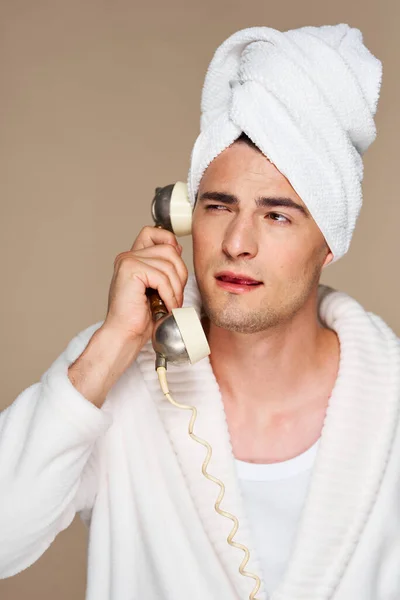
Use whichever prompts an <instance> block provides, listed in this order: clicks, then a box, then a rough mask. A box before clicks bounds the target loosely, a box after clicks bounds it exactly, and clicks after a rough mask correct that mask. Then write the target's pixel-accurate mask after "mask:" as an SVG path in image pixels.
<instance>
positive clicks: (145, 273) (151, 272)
mask: <svg viewBox="0 0 400 600" xmlns="http://www.w3.org/2000/svg"><path fill="white" fill-rule="evenodd" d="M139 263H140V261H138V264H137V266H136V269H135V274H134V276H135V278H137V279H139V280H141V282H142V283H143V284H144V286H145V288H153V289H154V290H157V291H158V293H159V294H160V297H161V299H162V300H163V302H164V304H165V306H166V307H167V310H168V312H172V309H173V308H179V301H178V299H177V297H176V293H175V289H174V287H173V285H172V282H171V279H170V277H169V276H168V275H167V273H164V272H163V271H161V270H160V269H158V268H156V267H154V266H152V265H150V264H145V263H143V264H142V267H143V268H142V269H140V264H139Z"/></svg>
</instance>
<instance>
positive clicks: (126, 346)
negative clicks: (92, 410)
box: [68, 325, 143, 408]
mask: <svg viewBox="0 0 400 600" xmlns="http://www.w3.org/2000/svg"><path fill="white" fill-rule="evenodd" d="M142 345H143V341H142V340H141V339H139V338H138V339H132V338H130V339H129V338H128V337H125V336H123V335H121V333H120V332H119V331H117V330H115V329H112V328H110V327H108V326H104V325H102V326H101V327H100V328H99V329H98V330H97V331H95V333H94V334H93V336H92V337H91V338H90V340H89V342H88V344H87V346H86V348H85V350H84V351H83V352H82V354H81V355H80V356H79V357H78V358H77V359H76V361H75V362H74V363H73V364H72V365H70V367H69V369H68V377H69V379H70V381H71V383H72V384H73V386H74V387H75V388H76V389H77V390H78V392H80V393H81V394H82V396H84V397H85V398H86V399H87V400H89V401H90V402H92V403H93V404H95V405H96V406H97V407H98V408H100V407H101V406H102V404H103V403H104V401H105V399H106V396H107V394H108V392H109V390H110V389H111V387H112V386H113V385H114V383H115V382H116V381H117V380H118V379H119V378H120V377H121V375H122V374H123V373H124V371H125V370H126V369H127V368H128V367H129V365H130V364H132V362H133V361H134V360H135V359H136V357H137V355H138V354H139V352H140V350H141V347H142Z"/></svg>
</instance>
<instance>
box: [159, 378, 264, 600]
mask: <svg viewBox="0 0 400 600" xmlns="http://www.w3.org/2000/svg"><path fill="white" fill-rule="evenodd" d="M157 375H158V380H159V382H160V386H161V389H162V391H163V393H164V395H165V396H166V398H167V399H168V400H169V401H170V402H171V404H173V405H174V406H176V407H178V408H183V409H185V410H191V411H192V416H191V418H190V421H189V435H190V437H191V438H192V439H193V440H195V442H198V443H199V444H201V445H202V446H204V447H205V448H207V455H206V458H205V459H204V462H203V464H202V466H201V470H202V473H203V475H204V477H206V478H207V479H209V480H210V481H213V482H214V483H216V484H217V485H218V486H219V487H220V492H219V494H218V498H217V500H216V502H215V504H214V508H215V510H216V512H217V513H218V514H219V515H221V516H223V517H226V518H228V519H230V520H231V521H232V522H233V527H232V529H231V532H230V534H229V535H228V537H227V542H228V544H230V545H231V546H234V547H235V548H239V550H243V552H244V558H243V560H242V562H241V563H240V566H239V572H240V574H241V575H243V576H244V577H250V578H251V579H254V581H255V584H254V588H253V589H252V591H251V593H250V596H249V600H257V598H256V594H257V592H258V590H259V589H260V585H261V581H260V578H259V577H258V576H257V575H255V574H254V573H250V572H249V571H245V570H244V568H245V566H246V565H247V563H248V562H249V558H250V552H249V550H248V548H246V546H244V545H243V544H239V543H238V542H235V541H233V538H234V536H235V535H236V532H237V530H238V528H239V521H238V519H237V517H235V515H232V514H231V513H229V512H227V511H225V510H221V509H220V504H221V502H222V499H223V497H224V494H225V486H224V484H223V483H222V481H221V480H220V479H217V478H216V477H214V476H213V475H210V473H207V467H208V463H209V462H210V459H211V454H212V449H211V446H210V444H209V443H208V442H206V441H205V440H203V439H201V438H199V437H197V435H195V434H194V433H193V426H194V423H195V421H196V417H197V409H196V407H195V406H189V405H187V404H179V403H178V402H176V401H175V400H174V399H173V398H172V396H171V394H170V393H169V389H168V384H167V375H166V368H165V367H157Z"/></svg>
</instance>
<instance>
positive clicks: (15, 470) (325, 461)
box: [0, 276, 400, 600]
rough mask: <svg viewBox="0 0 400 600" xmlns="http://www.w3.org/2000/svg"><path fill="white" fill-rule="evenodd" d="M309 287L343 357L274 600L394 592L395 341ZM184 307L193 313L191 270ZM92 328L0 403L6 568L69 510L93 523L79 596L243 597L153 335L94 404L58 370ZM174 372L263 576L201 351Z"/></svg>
mask: <svg viewBox="0 0 400 600" xmlns="http://www.w3.org/2000/svg"><path fill="white" fill-rule="evenodd" d="M319 291H320V305H319V314H320V319H321V321H322V322H323V323H325V324H326V325H327V326H328V327H330V328H332V329H333V330H335V331H336V332H337V333H338V336H339V339H340V349H341V358H340V369H339V374H338V377H337V381H336V383H335V386H334V389H333V392H332V395H331V398H330V402H329V408H328V410H327V414H326V418H325V421H324V426H323V430H322V436H321V441H320V444H319V448H318V454H317V457H316V462H315V464H314V467H313V472H312V477H311V483H310V488H309V492H308V495H307V498H306V502H305V506H304V508H303V512H302V517H301V520H300V524H299V527H298V531H297V535H296V538H295V542H294V546H293V549H292V554H291V556H290V560H289V563H288V565H287V569H286V571H285V573H284V576H283V578H282V581H281V582H280V584H279V585H278V587H277V588H276V589H275V590H274V591H273V593H272V595H271V597H270V598H271V600H328V599H334V600H399V598H400V430H399V406H400V342H399V339H398V338H397V336H396V335H395V334H394V332H393V331H392V330H391V329H390V328H389V327H388V326H387V325H386V324H385V323H384V322H383V321H382V319H381V318H380V317H378V316H376V315H374V314H371V313H369V312H366V311H365V310H364V309H363V307H362V306H360V304H359V303H358V302H357V301H356V300H354V299H352V298H351V297H349V296H348V295H346V294H345V293H343V292H339V291H335V290H331V288H327V287H325V286H320V288H319ZM184 304H185V305H186V306H190V305H195V306H196V308H197V309H198V310H199V309H200V300H199V295H198V290H197V287H196V284H195V279H194V277H193V276H190V278H189V282H188V284H187V286H186V290H185V303H184ZM101 324H102V322H100V323H96V324H95V325H92V326H91V327H89V328H88V329H86V330H85V331H82V332H81V333H80V334H79V335H78V336H76V337H75V338H74V339H73V340H72V341H71V342H70V344H69V345H68V347H67V348H66V350H65V351H64V352H63V353H62V354H61V355H60V356H59V357H58V358H57V360H56V361H55V362H54V363H53V364H52V365H51V367H50V368H49V369H48V371H47V372H46V373H44V375H43V376H42V377H41V380H40V382H37V383H35V384H33V385H32V386H30V387H29V388H27V389H26V390H24V391H23V392H22V393H21V394H20V395H19V396H18V398H17V399H16V400H15V401H14V402H13V403H12V404H11V406H10V407H8V408H7V409H6V410H5V411H3V412H2V413H1V414H0V576H2V577H9V576H11V575H14V574H15V573H18V572H19V571H21V570H22V569H25V568H27V567H28V566H29V565H31V564H32V563H33V562H34V561H36V560H37V559H38V558H39V556H40V555H41V554H42V553H43V552H44V551H45V550H46V549H47V548H48V546H49V545H50V544H51V542H52V541H53V539H54V538H55V536H56V535H57V533H58V532H60V531H61V530H63V529H65V528H66V527H67V526H68V525H69V524H70V523H71V521H72V519H73V517H74V515H75V513H76V512H77V511H79V512H80V513H81V515H82V517H83V519H84V520H85V522H87V523H88V525H90V536H89V554H88V584H87V585H88V587H87V600H136V599H139V598H140V600H142V599H145V600H188V599H189V598H190V600H205V599H207V600H238V599H242V600H245V599H247V598H248V597H249V594H250V591H251V589H252V588H253V580H250V579H248V578H246V577H244V576H242V575H240V573H239V571H238V567H239V564H240V562H241V560H242V558H243V553H242V551H241V550H239V549H237V548H232V547H231V546H229V545H228V543H227V541H226V536H227V535H228V533H229V531H230V529H231V526H232V524H231V521H229V520H228V519H226V518H224V517H221V516H220V515H218V514H217V513H216V512H215V510H214V507H213V505H214V502H215V499H216V497H217V494H218V487H217V486H216V485H215V484H214V483H213V482H210V481H208V480H206V479H205V478H204V477H203V475H202V474H201V464H202V462H203V460H204V452H205V450H204V448H203V447H202V446H200V445H199V444H196V442H194V441H193V440H191V439H190V437H189V436H188V434H187V426H188V420H189V417H190V413H189V412H188V411H185V410H181V409H178V408H176V407H174V406H172V405H171V404H170V403H169V402H168V401H167V400H166V399H165V397H164V396H163V394H162V392H161V391H160V389H159V384H158V380H157V375H156V372H155V370H154V351H153V350H152V347H151V344H150V343H148V344H147V345H146V346H145V347H144V348H143V350H142V352H141V353H140V355H139V356H138V358H137V360H136V361H135V362H134V363H133V364H132V365H131V367H129V368H128V369H127V370H126V371H125V373H124V374H123V376H122V377H121V378H120V379H119V380H118V382H117V383H116V384H115V385H114V387H113V388H112V390H111V391H110V392H109V394H108V397H107V400H106V402H105V404H104V405H103V407H102V408H101V409H98V408H96V407H95V406H94V405H93V404H91V403H90V402H88V401H87V400H86V399H85V398H84V397H83V396H82V395H81V394H80V393H79V392H78V391H77V390H76V389H75V388H74V387H73V386H72V384H71V382H70V381H69V379H68V374H67V372H68V366H69V365H70V364H71V363H72V362H73V361H74V360H75V359H76V358H77V357H78V356H79V355H80V353H81V352H82V351H83V349H84V348H85V346H86V345H87V343H88V341H89V339H90V337H91V336H92V335H93V333H94V331H95V330H96V329H97V328H98V327H100V326H101ZM243 376H244V377H245V373H244V374H243ZM168 381H169V386H170V389H171V393H172V394H173V396H174V397H175V399H176V400H177V401H178V402H184V403H189V404H194V405H195V406H196V407H197V409H198V419H197V421H196V425H195V433H197V434H198V435H199V436H200V437H203V438H205V439H206V440H208V441H209V442H210V443H211V445H212V447H213V456H212V459H211V461H210V465H209V468H208V471H209V472H210V473H212V474H213V475H215V476H216V477H219V478H220V479H222V481H223V482H224V483H225V486H226V494H225V498H224V501H223V504H222V508H224V509H226V510H227V511H230V512H232V513H234V514H235V515H236V516H237V517H238V518H239V522H240V527H239V531H238V533H237V535H236V537H235V539H236V541H238V542H241V543H243V544H245V545H247V546H248V548H249V549H250V553H251V559H250V562H249V565H248V570H250V571H255V572H256V573H258V574H259V575H260V576H261V569H260V563H259V560H258V557H257V551H256V548H255V547H254V543H253V540H252V539H251V535H250V529H249V526H248V522H247V518H246V514H245V510H244V506H243V500H242V498H241V494H240V487H239V483H238V481H237V478H236V471H235V464H234V457H233V454H232V448H231V443H230V439H229V434H228V428H227V422H226V419H225V413H224V409H223V404H222V401H221V396H220V392H219V388H218V385H217V382H216V379H215V377H214V374H213V371H212V368H211V365H210V361H209V358H208V357H207V358H205V359H203V360H202V361H200V362H199V363H197V364H196V365H193V366H190V365H188V366H182V367H174V366H171V365H170V366H169V367H168ZM265 583H267V582H263V583H262V586H261V589H260V591H259V593H258V594H257V598H258V599H259V600H266V598H267V597H268V596H267V592H266V587H268V586H266V585H265Z"/></svg>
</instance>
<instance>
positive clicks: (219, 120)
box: [188, 23, 382, 293]
mask: <svg viewBox="0 0 400 600" xmlns="http://www.w3.org/2000/svg"><path fill="white" fill-rule="evenodd" d="M381 77H382V64H381V62H380V61H379V60H378V59H377V58H376V57H375V56H374V55H373V54H371V52H370V51H369V50H368V48H367V47H366V46H365V45H364V43H363V36H362V33H361V31H360V30H359V29H356V28H353V27H350V26H349V25H347V24H345V23H340V24H338V25H332V26H330V25H324V26H321V27H301V28H299V29H293V30H289V31H284V32H281V31H278V30H276V29H272V28H270V27H250V28H248V29H243V30H241V31H238V32H236V33H234V34H232V35H231V36H229V38H228V39H226V40H225V41H224V42H223V43H222V44H221V45H220V46H219V47H218V48H217V50H216V51H215V54H214V56H213V58H212V60H211V63H210V65H209V67H208V69H207V74H206V78H205V82H204V86H203V91H202V98H201V120H200V134H199V136H198V138H197V139H196V142H195V144H194V147H193V150H192V153H191V161H190V169H189V174H188V190H189V200H190V202H191V204H192V206H194V204H195V200H196V197H197V193H198V188H199V185H200V181H201V180H202V177H203V175H204V173H205V170H206V169H207V167H209V165H210V164H211V163H212V162H213V161H214V160H215V159H216V157H218V156H219V154H220V153H221V152H223V151H224V150H226V149H229V152H230V154H232V152H237V150H236V144H234V147H235V150H234V151H232V152H231V150H230V146H231V145H232V144H233V143H234V142H235V140H237V138H238V137H239V136H240V134H241V133H242V132H246V134H247V135H248V136H249V137H250V138H251V139H252V140H253V141H254V142H255V144H256V145H257V147H258V148H260V150H261V151H262V153H263V155H264V156H266V157H268V159H269V160H270V161H271V162H270V163H266V164H265V169H269V171H270V173H273V172H274V171H273V169H272V166H271V165H274V166H275V167H276V169H277V170H278V171H279V172H280V173H281V175H282V177H283V176H285V177H286V179H287V182H286V184H287V185H288V182H290V185H291V186H292V188H293V189H292V190H291V193H292V194H293V193H294V190H295V192H296V193H297V195H298V197H300V198H301V199H302V201H303V203H304V204H305V205H306V206H307V209H308V211H309V213H310V214H311V215H312V218H313V220H314V222H315V223H316V224H317V225H318V228H319V230H320V231H321V232H322V234H323V236H324V238H325V240H326V243H327V244H328V246H329V248H330V250H331V251H332V254H333V258H332V261H331V263H330V264H332V263H333V262H335V261H336V260H338V259H340V258H341V257H342V256H343V255H344V254H346V252H347V251H348V249H349V245H350V242H351V238H352V234H353V230H354V227H355V224H356V220H357V217H358V214H359V211H360V209H361V204H362V188H361V181H362V178H363V162H362V155H363V154H364V152H365V151H366V150H367V148H368V147H369V146H370V144H371V143H372V142H373V140H374V139H375V137H376V128H375V122H374V118H373V117H374V115H375V112H376V108H377V102H378V98H379V91H380V85H381ZM226 155H227V153H226ZM258 158H259V159H260V156H259V157H258ZM240 160H241V159H240ZM254 160H256V159H254ZM220 163H221V161H218V163H217V162H216V163H215V165H213V166H212V168H211V171H212V172H214V171H215V170H216V168H217V165H218V166H219V164H220ZM211 171H210V172H211ZM233 171H235V169H233ZM244 175H245V177H244V178H243V180H245V179H247V180H248V177H247V174H244ZM208 177H209V175H207V178H208ZM267 180H268V181H269V184H271V185H272V180H271V178H270V177H267ZM282 182H283V179H282ZM276 183H277V181H276V179H275V180H273V185H275V184H276ZM282 185H283V183H282ZM267 188H268V185H267ZM288 190H289V188H287V191H288ZM267 191H268V189H267ZM242 193H243V194H244V196H246V193H245V192H244V191H242ZM281 229H284V228H283V227H282V228H281ZM281 229H280V230H279V231H281ZM292 229H293V228H292ZM288 231H289V228H288ZM290 231H291V229H290ZM257 293H258V292H257Z"/></svg>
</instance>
